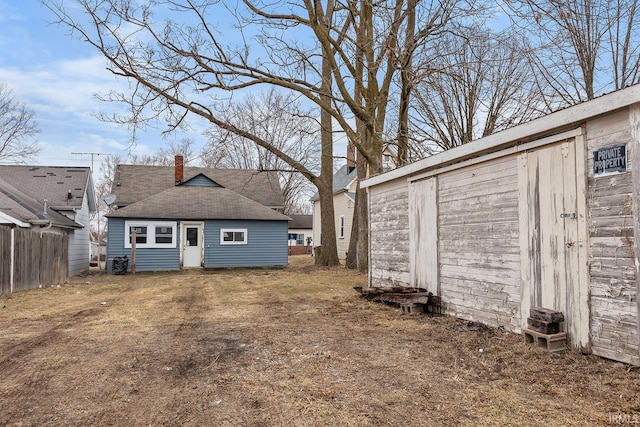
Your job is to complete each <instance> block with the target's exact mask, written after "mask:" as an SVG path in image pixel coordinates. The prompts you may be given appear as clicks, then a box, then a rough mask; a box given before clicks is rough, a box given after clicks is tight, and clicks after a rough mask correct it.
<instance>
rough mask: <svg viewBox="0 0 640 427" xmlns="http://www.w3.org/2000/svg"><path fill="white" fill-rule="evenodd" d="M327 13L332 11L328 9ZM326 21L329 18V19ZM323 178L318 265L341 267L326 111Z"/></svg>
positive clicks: (327, 78) (326, 70)
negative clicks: (320, 247)
mask: <svg viewBox="0 0 640 427" xmlns="http://www.w3.org/2000/svg"><path fill="white" fill-rule="evenodd" d="M327 9H328V11H327V13H330V11H331V9H330V8H327ZM325 19H326V18H325ZM329 54H330V53H329V52H324V51H323V59H322V86H321V90H322V95H321V97H322V98H323V101H324V102H326V103H327V105H329V104H331V82H332V77H331V64H330V63H329V61H328V60H327V55H329ZM320 143H321V145H322V148H321V155H320V177H319V178H318V183H317V185H316V186H317V187H318V196H319V197H320V230H322V234H321V239H320V240H321V241H320V245H321V246H322V249H321V250H320V254H319V256H316V261H315V262H316V265H325V266H335V265H340V259H339V258H338V244H337V241H336V222H335V218H334V217H335V214H334V209H333V132H332V120H331V114H330V113H329V112H328V111H326V110H325V109H321V110H320Z"/></svg>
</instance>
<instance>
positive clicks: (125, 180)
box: [111, 165, 284, 208]
mask: <svg viewBox="0 0 640 427" xmlns="http://www.w3.org/2000/svg"><path fill="white" fill-rule="evenodd" d="M198 174H202V175H204V176H206V177H207V178H209V179H210V180H212V181H215V182H216V183H218V184H220V185H221V186H222V187H225V188H227V189H229V190H232V191H235V192H236V193H238V194H240V195H242V196H245V197H248V198H249V199H251V200H253V201H256V202H258V203H260V204H262V205H264V206H269V207H274V208H280V207H283V206H284V197H283V195H282V190H281V189H280V182H279V179H278V174H277V173H276V172H266V171H264V172H263V171H255V170H245V169H211V168H197V167H185V168H184V179H183V182H185V181H188V180H189V179H191V178H193V177H194V176H196V175H198ZM174 186H175V168H174V167H173V166H148V165H118V167H117V169H116V176H115V180H114V183H113V187H112V188H111V192H112V194H114V195H115V196H116V202H115V204H116V205H117V206H126V205H130V204H132V203H135V202H138V201H140V200H143V199H146V198H147V197H149V196H152V195H154V194H158V193H160V192H162V191H164V190H167V189H169V188H172V187H174Z"/></svg>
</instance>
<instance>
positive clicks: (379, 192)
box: [369, 179, 410, 287]
mask: <svg viewBox="0 0 640 427" xmlns="http://www.w3.org/2000/svg"><path fill="white" fill-rule="evenodd" d="M369 191H370V193H369V206H370V209H369V239H370V240H369V241H370V242H371V244H370V259H369V269H370V271H369V281H370V286H379V287H385V286H410V277H409V276H410V275H409V198H408V189H407V181H406V179H399V180H396V181H391V182H389V183H386V184H384V185H379V186H376V187H373V188H370V189H369ZM373 207H375V208H373Z"/></svg>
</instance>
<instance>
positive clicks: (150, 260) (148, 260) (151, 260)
mask: <svg viewBox="0 0 640 427" xmlns="http://www.w3.org/2000/svg"><path fill="white" fill-rule="evenodd" d="M124 223H125V219H124V218H109V229H108V241H107V259H109V258H114V257H118V256H124V255H126V256H127V257H128V258H129V270H131V249H129V248H125V247H124ZM177 241H178V244H177V245H176V247H175V248H138V249H136V271H169V270H180V244H179V242H180V227H178V231H177Z"/></svg>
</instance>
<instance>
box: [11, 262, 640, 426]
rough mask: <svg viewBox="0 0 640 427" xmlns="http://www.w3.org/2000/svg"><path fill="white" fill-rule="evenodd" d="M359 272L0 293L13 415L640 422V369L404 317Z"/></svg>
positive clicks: (109, 282) (140, 279) (41, 419)
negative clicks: (367, 294) (373, 295)
mask: <svg viewBox="0 0 640 427" xmlns="http://www.w3.org/2000/svg"><path fill="white" fill-rule="evenodd" d="M357 285H360V286H362V285H366V277H365V276H362V275H359V274H357V273H355V272H351V271H346V270H344V269H341V268H337V269H327V268H315V267H314V266H313V265H312V259H311V258H310V257H308V256H300V257H293V258H292V259H291V264H290V266H289V267H287V268H285V269H274V270H267V269H257V270H252V269H246V270H220V271H201V270H189V271H184V272H180V273H139V274H136V275H127V276H106V275H89V276H85V277H82V278H76V279H74V280H73V281H72V283H70V284H68V285H65V286H63V287H60V288H48V289H41V290H36V291H30V292H23V293H17V294H13V295H3V296H0V328H1V330H2V331H3V333H2V334H1V335H0V369H1V371H0V372H2V375H1V376H0V425H78V426H80V425H83V426H84V425H222V426H224V425H228V426H236V425H248V426H280V425H292V426H313V425H318V426H321V425H322V426H323V425H341V426H381V425H425V426H430V425H462V426H466V425H469V426H471V425H474V426H476V425H480V426H482V425H488V426H489V425H491V426H503V425H512V426H531V425H551V426H554V425H557V426H571V425H574V426H584V425H612V424H614V423H615V422H616V421H620V420H623V421H624V420H627V421H632V420H638V421H640V419H638V416H640V382H639V381H638V371H637V370H636V369H630V368H629V367H628V366H625V365H623V364H619V363H614V362H611V361H608V360H604V359H600V358H598V357H593V356H582V355H579V354H575V353H571V352H567V353H565V354H560V355H558V354H555V355H551V354H547V353H545V352H544V351H542V350H540V349H537V348H533V347H531V346H528V345H526V344H524V343H523V342H522V340H521V339H520V337H519V336H516V335H514V334H511V333H506V332H503V331H501V330H497V329H491V328H486V327H483V326H481V325H475V324H469V323H467V322H463V321H460V320H456V319H453V318H449V317H430V316H426V315H402V314H401V313H400V311H399V310H398V309H395V308H393V307H390V306H385V305H380V304H375V303H371V302H368V301H366V300H365V299H363V298H361V297H360V296H359V294H357V293H356V292H355V291H354V290H353V286H357ZM480 349H482V351H480Z"/></svg>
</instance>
